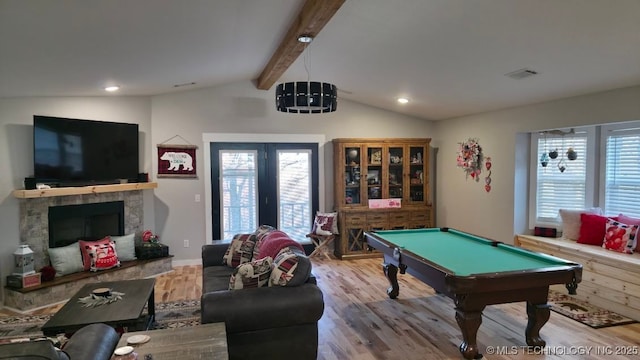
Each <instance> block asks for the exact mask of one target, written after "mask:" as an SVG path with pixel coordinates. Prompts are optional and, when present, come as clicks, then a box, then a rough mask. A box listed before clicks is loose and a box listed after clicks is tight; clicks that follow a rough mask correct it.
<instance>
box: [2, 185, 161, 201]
mask: <svg viewBox="0 0 640 360" xmlns="http://www.w3.org/2000/svg"><path fill="white" fill-rule="evenodd" d="M157 187H158V183H156V182H146V183H128V184H110V185H91V186H79V187H61V188H51V189H35V190H14V191H13V196H15V197H17V198H19V199H33V198H43V197H53V196H69V195H85V194H99V193H109V192H118V191H135V190H146V189H155V188H157Z"/></svg>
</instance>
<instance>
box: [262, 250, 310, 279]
mask: <svg viewBox="0 0 640 360" xmlns="http://www.w3.org/2000/svg"><path fill="white" fill-rule="evenodd" d="M309 275H311V262H310V261H309V258H307V257H306V256H299V255H298V254H296V253H294V252H293V251H291V249H290V248H288V247H287V248H284V249H282V250H280V252H279V253H278V256H276V258H275V259H274V260H273V264H272V265H271V276H270V277H269V286H300V285H302V284H304V283H305V282H306V281H307V279H308V278H309Z"/></svg>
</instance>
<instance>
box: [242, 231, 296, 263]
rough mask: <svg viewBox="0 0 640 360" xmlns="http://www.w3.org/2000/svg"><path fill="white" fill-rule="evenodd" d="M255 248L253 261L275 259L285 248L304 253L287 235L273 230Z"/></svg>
mask: <svg viewBox="0 0 640 360" xmlns="http://www.w3.org/2000/svg"><path fill="white" fill-rule="evenodd" d="M256 247H258V256H257V257H255V258H254V260H259V259H263V258H265V257H267V256H270V257H271V258H272V259H275V257H276V255H278V253H279V252H280V250H282V249H284V248H286V247H295V248H298V249H300V251H302V252H303V253H304V248H303V247H302V245H300V243H298V242H297V241H295V240H293V239H291V238H290V237H289V235H287V234H286V233H285V232H283V231H280V230H273V231H271V232H270V233H269V234H267V235H265V236H264V237H263V238H262V240H260V241H259V242H258V243H257V244H256Z"/></svg>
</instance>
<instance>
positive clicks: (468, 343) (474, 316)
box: [456, 306, 484, 359]
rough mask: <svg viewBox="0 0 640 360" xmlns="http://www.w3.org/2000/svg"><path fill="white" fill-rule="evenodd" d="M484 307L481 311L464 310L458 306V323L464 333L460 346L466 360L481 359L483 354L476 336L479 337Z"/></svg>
mask: <svg viewBox="0 0 640 360" xmlns="http://www.w3.org/2000/svg"><path fill="white" fill-rule="evenodd" d="M483 309H484V306H482V307H480V308H479V309H475V308H474V309H473V310H469V309H463V308H461V307H460V306H456V321H457V322H458V326H459V327H460V331H462V339H463V341H462V344H460V352H461V353H462V356H464V358H465V359H480V358H482V354H480V352H479V351H478V344H477V343H476V336H477V335H478V328H479V327H480V324H482V310H483Z"/></svg>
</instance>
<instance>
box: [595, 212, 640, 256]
mask: <svg viewBox="0 0 640 360" xmlns="http://www.w3.org/2000/svg"><path fill="white" fill-rule="evenodd" d="M638 227H639V226H638V225H627V224H623V223H621V222H618V221H615V220H613V219H608V220H607V229H606V232H605V235H604V243H603V244H602V247H603V248H605V249H609V250H613V251H617V252H621V253H627V254H632V253H633V250H635V248H636V245H637V238H636V236H637V235H638Z"/></svg>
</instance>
